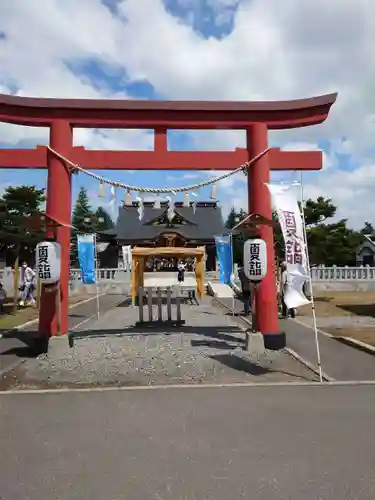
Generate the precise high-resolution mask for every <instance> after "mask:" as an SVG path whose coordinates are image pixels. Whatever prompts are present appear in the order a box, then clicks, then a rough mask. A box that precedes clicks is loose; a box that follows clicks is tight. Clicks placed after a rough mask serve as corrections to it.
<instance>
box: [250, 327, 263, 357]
mask: <svg viewBox="0 0 375 500" xmlns="http://www.w3.org/2000/svg"><path fill="white" fill-rule="evenodd" d="M246 351H247V352H248V353H249V354H251V355H252V356H261V355H262V354H265V352H266V349H265V346H264V338H263V335H262V334H261V333H258V332H247V333H246Z"/></svg>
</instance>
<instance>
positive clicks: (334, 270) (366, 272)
mask: <svg viewBox="0 0 375 500" xmlns="http://www.w3.org/2000/svg"><path fill="white" fill-rule="evenodd" d="M311 278H312V281H318V282H319V281H368V280H375V267H368V266H367V267H336V266H333V267H313V268H312V269H311Z"/></svg>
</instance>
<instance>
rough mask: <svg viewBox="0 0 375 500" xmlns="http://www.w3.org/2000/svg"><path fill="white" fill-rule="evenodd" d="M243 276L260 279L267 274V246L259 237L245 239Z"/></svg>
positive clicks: (254, 279)
mask: <svg viewBox="0 0 375 500" xmlns="http://www.w3.org/2000/svg"><path fill="white" fill-rule="evenodd" d="M243 265H244V273H245V276H246V277H247V278H248V279H249V280H250V281H261V280H262V279H263V278H264V277H265V276H266V274H267V246H266V242H265V241H264V240H261V239H258V238H257V239H253V240H247V241H245V243H244V247H243Z"/></svg>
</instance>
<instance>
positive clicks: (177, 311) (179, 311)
mask: <svg viewBox="0 0 375 500" xmlns="http://www.w3.org/2000/svg"><path fill="white" fill-rule="evenodd" d="M176 314H177V318H176V319H177V323H181V298H180V295H179V293H178V292H177V295H176Z"/></svg>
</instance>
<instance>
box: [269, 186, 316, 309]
mask: <svg viewBox="0 0 375 500" xmlns="http://www.w3.org/2000/svg"><path fill="white" fill-rule="evenodd" d="M267 186H268V189H269V191H270V193H271V200H272V205H273V207H274V209H275V210H276V212H277V215H278V218H279V223H280V227H281V231H282V233H283V237H284V243H285V262H286V267H287V286H286V289H285V296H284V301H285V304H286V306H287V308H288V309H294V308H297V307H301V306H304V305H306V304H309V303H310V301H309V300H308V299H307V298H306V297H305V295H304V293H303V285H304V283H305V281H306V280H308V279H309V269H308V259H307V247H306V245H305V239H304V230H303V221H302V217H301V213H300V209H299V206H298V201H297V198H296V196H294V193H293V192H292V190H291V187H290V186H280V185H272V184H268V185H267Z"/></svg>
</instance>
